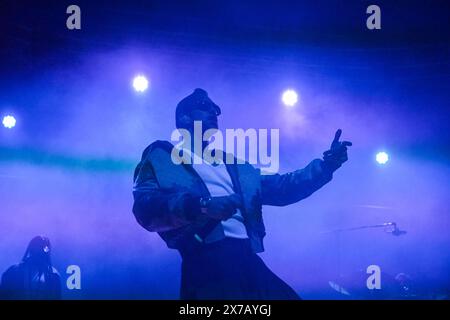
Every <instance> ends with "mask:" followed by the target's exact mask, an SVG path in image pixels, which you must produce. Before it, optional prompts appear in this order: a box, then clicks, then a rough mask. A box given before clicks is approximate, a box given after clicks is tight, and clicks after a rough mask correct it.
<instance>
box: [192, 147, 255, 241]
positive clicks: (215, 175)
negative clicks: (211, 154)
mask: <svg viewBox="0 0 450 320" xmlns="http://www.w3.org/2000/svg"><path fill="white" fill-rule="evenodd" d="M184 151H187V152H189V150H185V149H184ZM194 158H197V159H196V161H195V160H194ZM194 158H193V159H192V160H193V161H192V167H193V168H194V170H195V171H196V172H197V173H198V175H199V176H200V178H201V179H202V180H203V182H204V183H205V184H206V187H207V188H208V191H209V193H210V194H211V197H219V196H228V195H231V194H234V193H235V192H234V190H233V182H232V181H231V177H230V175H229V174H228V171H227V168H226V166H225V164H224V163H223V162H221V163H220V164H209V163H206V162H205V161H202V163H201V164H197V163H199V162H200V160H202V159H201V158H200V157H199V156H198V155H196V154H195V153H194ZM196 162H197V163H196ZM243 221H244V218H243V217H242V214H241V211H240V210H239V209H237V212H236V213H235V214H234V215H233V216H231V217H230V218H229V219H227V220H225V221H221V223H219V224H218V225H217V226H216V227H215V228H214V229H213V230H212V231H211V233H210V234H209V235H207V236H206V238H205V242H207V243H209V242H214V241H217V240H220V239H223V238H224V237H229V238H239V239H246V238H248V236H247V230H246V229H245V225H244V223H243Z"/></svg>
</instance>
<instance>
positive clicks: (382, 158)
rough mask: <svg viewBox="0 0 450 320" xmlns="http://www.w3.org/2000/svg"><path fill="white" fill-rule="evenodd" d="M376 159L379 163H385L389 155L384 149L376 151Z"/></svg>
mask: <svg viewBox="0 0 450 320" xmlns="http://www.w3.org/2000/svg"><path fill="white" fill-rule="evenodd" d="M376 160H377V162H378V163H379V164H386V163H387V162H388V161H389V155H388V154H387V153H386V152H384V151H382V152H378V153H377V156H376Z"/></svg>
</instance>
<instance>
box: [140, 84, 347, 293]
mask: <svg viewBox="0 0 450 320" xmlns="http://www.w3.org/2000/svg"><path fill="white" fill-rule="evenodd" d="M220 113H221V110H220V108H219V106H217V105H216V104H215V103H214V102H213V101H212V100H211V99H210V98H209V97H208V94H207V93H206V91H204V90H202V89H196V90H195V91H194V92H193V93H192V94H191V95H189V96H187V97H186V98H184V99H183V100H181V101H180V102H179V104H178V105H177V108H176V126H177V128H178V129H185V130H187V131H188V132H189V133H190V134H191V135H192V136H194V135H195V134H197V135H198V134H199V133H198V132H194V121H201V124H202V130H203V132H201V133H200V134H202V136H203V133H204V132H206V131H207V130H208V129H218V119H217V118H218V116H219V115H220ZM340 135H341V130H338V131H337V132H336V135H335V137H334V140H333V142H332V144H331V148H330V149H329V150H328V151H326V152H324V157H323V159H315V160H313V161H311V162H310V163H309V164H308V165H307V166H306V167H305V168H303V169H299V170H296V171H293V172H290V173H286V174H273V175H262V174H261V172H260V170H259V169H257V168H254V167H253V166H252V165H250V164H249V163H247V162H246V163H244V164H239V163H237V161H234V163H233V164H228V161H225V163H219V164H217V163H208V162H206V163H205V161H203V162H202V161H195V160H199V159H198V158H202V155H203V153H202V152H203V150H204V148H206V147H207V144H208V142H204V144H203V148H201V150H200V152H198V150H196V149H195V148H190V150H185V149H183V152H186V153H187V154H188V155H189V157H191V159H193V160H194V161H191V162H190V164H186V163H181V164H179V163H176V161H175V162H174V161H173V157H172V151H173V148H174V146H173V145H172V144H171V143H170V142H167V141H155V142H153V143H152V144H151V145H150V146H148V147H147V148H146V149H145V151H144V152H143V155H142V159H141V162H140V163H139V164H138V166H137V167H136V170H135V174H134V190H133V196H134V205H133V213H134V215H135V217H136V220H137V221H138V223H139V224H140V225H141V226H142V227H144V228H145V229H147V230H148V231H151V232H158V233H159V235H160V236H161V238H162V239H164V241H165V242H166V244H167V246H168V247H169V248H174V249H177V250H178V251H179V252H180V254H181V257H182V271H181V272H182V274H181V290H180V297H181V299H299V296H298V295H297V293H296V292H295V291H294V290H293V289H292V288H291V287H290V286H289V285H287V284H286V283H285V282H284V281H283V280H281V279H280V278H279V277H277V276H276V275H275V274H274V273H273V272H272V271H271V270H269V268H268V267H267V266H266V265H265V264H264V262H263V261H262V260H261V258H260V257H259V256H258V255H257V253H258V252H262V251H264V246H263V238H264V236H265V229H264V223H263V219H262V206H263V205H271V206H286V205H289V204H292V203H296V202H297V201H300V200H302V199H305V198H306V197H308V196H309V195H311V194H312V193H313V192H315V191H316V190H318V189H320V188H321V187H322V186H323V185H325V184H326V183H328V182H329V181H330V180H331V179H332V176H333V172H334V171H335V170H337V169H338V168H339V167H340V166H341V165H342V164H343V163H344V162H345V161H347V147H348V146H351V143H350V142H348V141H343V142H341V141H339V138H340ZM195 138H196V137H195V136H194V139H195ZM200 139H201V137H200ZM197 149H198V148H197ZM215 152H222V151H220V150H216V151H215ZM224 159H225V157H224ZM200 160H202V159H200ZM203 160H204V159H203Z"/></svg>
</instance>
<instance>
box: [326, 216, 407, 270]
mask: <svg viewBox="0 0 450 320" xmlns="http://www.w3.org/2000/svg"><path fill="white" fill-rule="evenodd" d="M376 228H384V229H385V230H384V231H385V232H387V233H391V234H394V235H395V232H398V231H399V229H398V227H397V223H395V222H385V223H382V224H374V225H365V226H359V227H353V228H342V229H335V230H331V231H325V232H322V233H321V234H335V235H336V243H337V248H338V250H337V269H338V270H337V271H338V278H342V277H343V275H342V273H341V271H342V270H341V263H342V262H341V242H342V239H341V234H342V233H343V232H351V231H356V230H362V229H376ZM391 228H392V230H389V229H391Z"/></svg>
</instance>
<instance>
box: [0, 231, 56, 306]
mask: <svg viewBox="0 0 450 320" xmlns="http://www.w3.org/2000/svg"><path fill="white" fill-rule="evenodd" d="M50 253H51V245H50V240H49V239H48V238H46V237H42V236H36V237H34V238H33V239H32V240H31V241H30V243H29V244H28V247H27V250H26V251H25V254H24V256H23V259H22V262H21V263H19V264H17V265H14V266H12V267H10V268H9V269H8V270H6V272H5V273H3V275H2V282H1V287H0V289H1V291H0V293H1V297H2V299H9V300H55V299H61V278H60V276H59V274H58V271H56V269H55V268H53V266H52V262H51V257H50Z"/></svg>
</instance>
